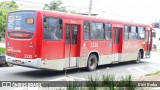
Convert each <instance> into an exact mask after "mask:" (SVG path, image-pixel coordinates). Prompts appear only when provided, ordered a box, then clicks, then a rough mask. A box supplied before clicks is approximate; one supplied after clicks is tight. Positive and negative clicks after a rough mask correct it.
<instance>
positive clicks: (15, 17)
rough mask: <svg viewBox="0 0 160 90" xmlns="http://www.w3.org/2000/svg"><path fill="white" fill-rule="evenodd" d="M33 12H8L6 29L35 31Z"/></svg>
mask: <svg viewBox="0 0 160 90" xmlns="http://www.w3.org/2000/svg"><path fill="white" fill-rule="evenodd" d="M35 18H36V15H35V12H29V11H28V12H24V11H23V12H12V13H9V14H8V22H7V31H13V30H25V31H28V32H32V33H33V32H34V31H35V23H36V22H35V21H36V20H35Z"/></svg>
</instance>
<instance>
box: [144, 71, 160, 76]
mask: <svg viewBox="0 0 160 90" xmlns="http://www.w3.org/2000/svg"><path fill="white" fill-rule="evenodd" d="M146 76H160V71H156V72H154V73H150V74H146Z"/></svg>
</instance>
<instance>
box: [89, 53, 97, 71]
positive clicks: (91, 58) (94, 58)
mask: <svg viewBox="0 0 160 90" xmlns="http://www.w3.org/2000/svg"><path fill="white" fill-rule="evenodd" d="M97 65H98V60H97V56H96V55H95V54H91V55H90V56H89V58H88V62H87V69H88V71H93V70H95V69H96V68H97Z"/></svg>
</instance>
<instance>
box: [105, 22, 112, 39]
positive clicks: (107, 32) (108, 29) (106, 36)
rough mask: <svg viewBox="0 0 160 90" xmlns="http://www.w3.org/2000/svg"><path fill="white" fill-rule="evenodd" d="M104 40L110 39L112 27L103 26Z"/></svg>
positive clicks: (108, 25)
mask: <svg viewBox="0 0 160 90" xmlns="http://www.w3.org/2000/svg"><path fill="white" fill-rule="evenodd" d="M105 38H106V40H110V39H111V38H112V25H111V24H108V23H107V24H105Z"/></svg>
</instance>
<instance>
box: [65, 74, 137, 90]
mask: <svg viewBox="0 0 160 90" xmlns="http://www.w3.org/2000/svg"><path fill="white" fill-rule="evenodd" d="M88 79H89V80H87V81H86V86H80V85H75V83H74V85H73V86H72V85H70V86H69V87H68V88H67V90H135V88H136V87H135V86H134V84H133V83H132V77H131V75H128V76H124V77H121V79H120V80H116V78H115V76H114V75H103V76H102V77H95V78H94V77H92V76H89V78H88ZM75 86H77V87H75Z"/></svg>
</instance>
